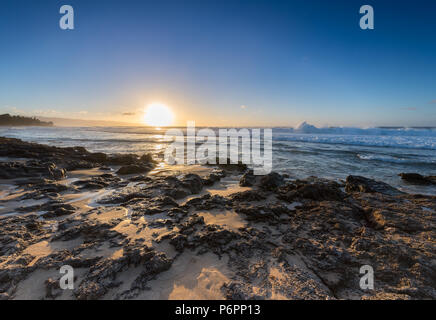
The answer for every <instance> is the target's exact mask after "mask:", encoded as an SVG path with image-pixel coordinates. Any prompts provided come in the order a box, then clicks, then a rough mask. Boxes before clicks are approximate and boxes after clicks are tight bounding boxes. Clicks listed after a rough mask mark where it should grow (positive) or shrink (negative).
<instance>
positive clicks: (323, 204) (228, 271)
mask: <svg viewBox="0 0 436 320" xmlns="http://www.w3.org/2000/svg"><path fill="white" fill-rule="evenodd" d="M0 140H1V141H0V142H1V148H0V156H1V157H2V159H3V161H2V162H1V166H0V177H1V181H0V230H1V232H0V244H1V246H0V298H1V299H435V298H436V291H435V288H436V283H435V279H434V276H433V275H434V271H435V265H434V261H435V254H434V247H435V242H434V241H435V240H434V239H435V211H436V197H435V196H429V195H413V194H407V193H404V192H402V191H400V190H398V189H395V188H394V187H391V186H389V185H387V184H385V183H383V182H378V181H375V180H371V179H366V178H364V177H358V176H349V177H348V178H347V179H346V181H331V180H327V179H319V178H316V177H310V178H307V179H304V180H293V179H290V178H289V177H287V176H282V175H280V174H277V173H274V172H273V173H270V174H268V175H266V176H254V175H253V174H252V172H251V171H250V170H249V169H247V168H246V167H245V166H242V165H241V166H234V165H233V166H226V165H219V166H200V165H195V166H174V167H167V166H163V165H162V164H159V163H156V162H155V161H154V160H153V159H151V157H149V156H142V157H139V156H137V155H125V154H124V155H120V154H113V155H109V154H102V153H91V152H88V151H87V150H85V149H84V148H80V147H79V148H57V147H51V146H44V145H39V144H35V143H28V142H23V141H20V140H17V139H7V138H0ZM429 181H430V180H429ZM63 265H69V266H71V267H73V268H74V289H72V290H63V289H61V288H60V287H59V279H60V278H61V276H62V274H60V272H59V270H60V268H61V267H62V266H63ZM362 265H371V266H372V267H373V268H374V273H375V279H376V280H375V288H374V289H373V290H363V289H361V288H360V287H359V279H360V277H361V275H360V274H359V269H360V267H361V266H362Z"/></svg>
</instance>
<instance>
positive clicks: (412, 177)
mask: <svg viewBox="0 0 436 320" xmlns="http://www.w3.org/2000/svg"><path fill="white" fill-rule="evenodd" d="M399 176H400V177H401V179H403V180H404V181H406V182H408V183H411V184H417V185H429V184H436V177H432V176H429V177H424V176H422V175H420V174H418V173H400V174H399Z"/></svg>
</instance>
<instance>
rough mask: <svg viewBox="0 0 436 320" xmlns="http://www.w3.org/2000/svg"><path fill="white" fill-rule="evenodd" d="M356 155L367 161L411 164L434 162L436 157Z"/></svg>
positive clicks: (435, 162)
mask: <svg viewBox="0 0 436 320" xmlns="http://www.w3.org/2000/svg"><path fill="white" fill-rule="evenodd" d="M357 157H358V158H359V159H361V160H368V161H382V162H390V163H400V164H413V165H428V164H435V165H436V159H434V158H433V159H423V158H421V159H407V158H398V157H394V156H390V155H383V154H357Z"/></svg>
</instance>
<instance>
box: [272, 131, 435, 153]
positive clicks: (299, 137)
mask: <svg viewBox="0 0 436 320" xmlns="http://www.w3.org/2000/svg"><path fill="white" fill-rule="evenodd" d="M273 139H274V141H294V142H309V143H326V144H342V145H354V146H365V147H393V148H408V149H425V150H436V137H428V136H426V137H424V136H419V137H418V136H371V135H338V134H308V133H305V134H301V133H287V134H286V135H284V134H281V135H274V138H273Z"/></svg>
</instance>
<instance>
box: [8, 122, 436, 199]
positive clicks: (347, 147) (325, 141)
mask: <svg viewBox="0 0 436 320" xmlns="http://www.w3.org/2000/svg"><path fill="white" fill-rule="evenodd" d="M212 129H214V130H216V128H212ZM164 134H165V131H164V130H157V129H154V128H148V127H74V128H64V127H52V128H45V127H21V128H13V127H8V128H1V129H0V136H5V137H13V138H19V139H22V140H25V141H33V142H38V143H43V144H49V145H56V146H62V147H67V146H83V147H85V148H87V149H88V150H90V151H93V152H106V153H114V152H120V153H138V154H142V153H146V152H152V153H153V154H154V155H155V156H156V157H162V153H163V152H164V150H165V148H166V146H167V145H168V143H170V142H171V140H169V139H168V138H166V137H165V136H164ZM273 170H274V171H278V172H281V173H287V174H289V175H290V176H291V177H293V178H305V177H308V176H311V175H313V176H318V177H325V178H333V179H345V178H346V177H347V176H348V175H350V174H353V175H363V176H366V177H369V178H375V179H377V180H381V181H385V182H387V183H389V184H391V185H393V186H396V187H398V188H400V189H402V190H404V191H408V192H413V193H427V194H436V187H434V186H433V187H429V186H413V185H408V184H406V183H405V182H403V181H401V179H400V178H399V177H398V174H399V173H401V172H417V173H420V174H423V175H436V130H435V129H431V128H427V129H410V128H392V129H389V128H369V129H361V128H315V127H313V126H310V125H308V124H303V125H302V126H300V127H299V128H296V129H292V128H274V129H273Z"/></svg>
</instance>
